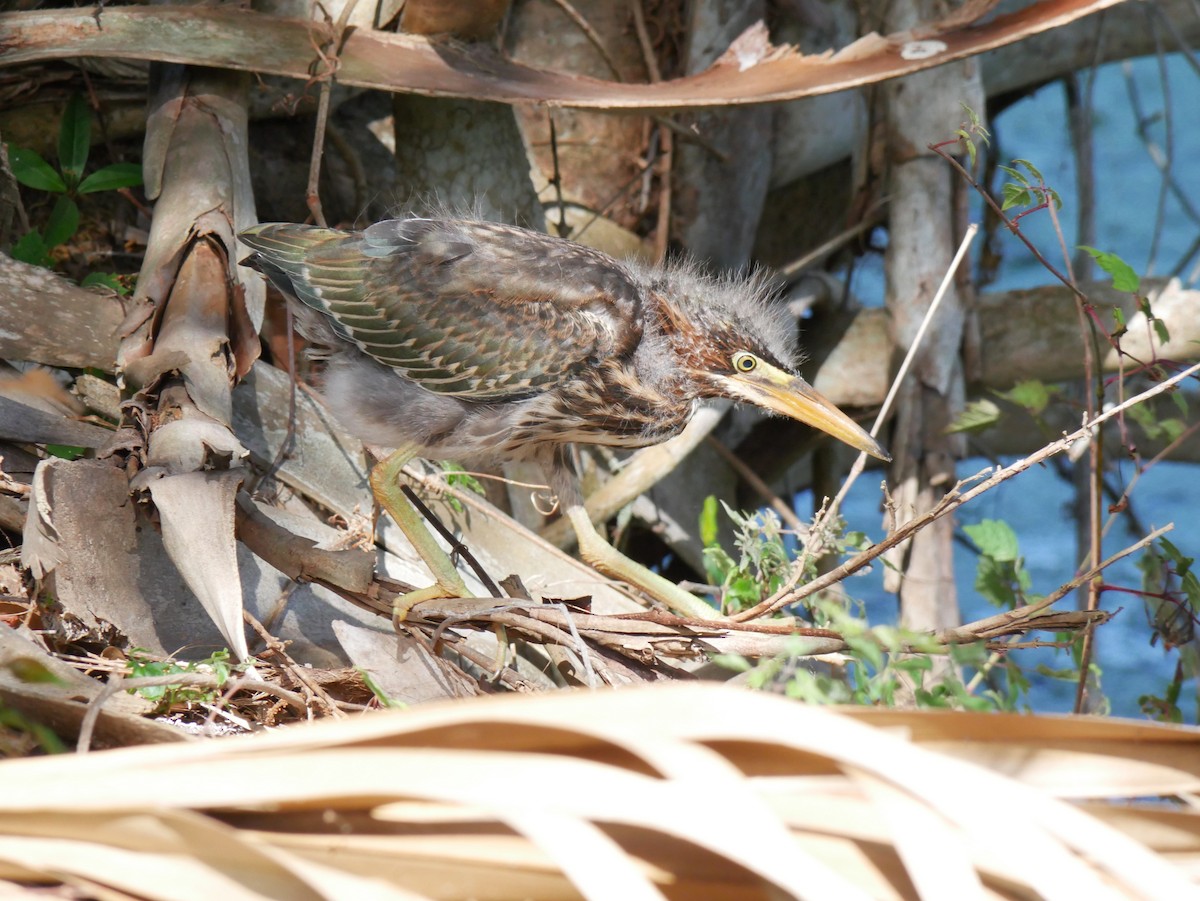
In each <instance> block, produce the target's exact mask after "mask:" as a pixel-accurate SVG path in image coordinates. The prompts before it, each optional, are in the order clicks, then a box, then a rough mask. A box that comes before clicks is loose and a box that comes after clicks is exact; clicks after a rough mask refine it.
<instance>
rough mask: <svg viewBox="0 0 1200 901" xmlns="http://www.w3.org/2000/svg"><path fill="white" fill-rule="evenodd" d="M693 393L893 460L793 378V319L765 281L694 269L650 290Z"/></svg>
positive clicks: (670, 274) (668, 276)
mask: <svg viewBox="0 0 1200 901" xmlns="http://www.w3.org/2000/svg"><path fill="white" fill-rule="evenodd" d="M649 287H650V288H651V290H652V292H653V294H654V296H655V297H656V299H657V300H658V301H659V304H660V306H659V309H660V315H661V316H662V318H663V320H664V322H663V324H664V326H665V330H666V331H668V332H669V333H671V335H672V343H673V345H674V347H675V350H676V354H677V357H678V359H679V362H680V365H681V367H682V369H683V373H682V376H683V378H684V379H685V380H686V381H687V383H688V387H689V388H690V390H692V391H693V392H694V393H695V394H696V395H697V396H699V397H714V398H715V397H725V398H729V399H731V400H735V401H741V402H745V403H751V404H754V405H755V406H757V407H760V408H762V409H764V410H767V411H769V412H771V413H776V414H778V415H780V416H787V417H789V418H791V419H795V420H797V421H799V422H803V423H805V424H806V425H809V426H812V427H813V428H815V429H819V430H820V431H822V432H825V433H826V434H827V435H831V436H833V437H834V438H837V439H838V440H839V441H843V442H845V443H846V444H848V445H850V446H851V447H853V448H856V449H857V450H860V451H865V452H866V453H868V454H870V455H871V456H873V457H877V458H879V459H880V460H890V459H891V457H890V456H889V455H888V453H887V451H885V450H884V449H883V448H882V447H881V446H880V445H879V442H877V441H876V440H875V439H874V438H872V437H871V436H870V435H869V434H867V432H866V431H865V430H863V428H862V427H861V426H859V425H858V423H856V422H855V421H854V420H853V419H851V418H850V417H849V416H847V415H846V414H845V413H843V412H842V411H841V410H839V409H838V408H837V407H836V406H834V405H833V403H832V402H831V401H829V400H828V399H827V398H826V397H824V396H823V395H822V394H821V393H820V392H818V391H817V390H816V389H815V388H813V386H812V385H810V384H809V383H808V382H806V381H805V380H804V379H802V378H800V376H798V375H796V373H795V372H794V371H793V368H792V365H791V361H792V360H794V359H795V357H796V347H795V333H796V327H795V322H794V320H793V319H792V318H791V317H790V316H789V315H788V314H787V311H786V310H785V309H783V308H782V306H781V305H779V304H777V303H773V302H772V301H771V300H770V299H769V297H768V294H769V291H768V290H767V286H766V285H765V284H764V281H763V279H761V278H750V279H748V280H747V279H735V278H712V277H710V276H707V275H705V274H703V273H701V272H698V271H697V270H696V269H695V268H694V267H683V268H675V269H669V270H667V271H666V272H665V273H664V274H663V275H662V276H661V277H660V280H659V282H658V283H657V284H654V285H650V286H649Z"/></svg>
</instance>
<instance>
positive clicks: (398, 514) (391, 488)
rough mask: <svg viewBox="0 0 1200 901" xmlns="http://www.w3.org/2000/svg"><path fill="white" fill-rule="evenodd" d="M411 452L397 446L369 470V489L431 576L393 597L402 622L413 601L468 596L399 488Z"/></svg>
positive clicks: (451, 563)
mask: <svg viewBox="0 0 1200 901" xmlns="http://www.w3.org/2000/svg"><path fill="white" fill-rule="evenodd" d="M414 456H416V454H415V452H414V451H413V450H412V449H411V448H400V449H399V450H397V451H395V452H394V453H392V455H391V456H389V457H388V458H387V459H386V460H384V461H383V462H381V463H379V464H377V465H376V466H375V468H374V469H372V470H371V491H372V492H373V493H374V494H375V497H376V499H378V501H379V504H380V506H382V507H383V509H384V510H386V511H387V512H388V515H389V516H391V517H392V519H393V520H394V521H395V523H396V525H398V526H399V527H400V531H402V532H403V533H404V536H405V537H406V538H407V539H408V541H409V543H410V544H411V545H412V546H413V549H414V550H415V551H416V552H417V554H418V555H419V556H420V557H421V559H422V560H423V561H424V562H425V565H426V566H428V567H429V571H430V572H431V573H433V578H434V584H432V585H430V586H429V587H427V588H420V589H417V590H416V591H410V592H409V593H408V594H405V595H402V596H401V597H400V598H398V599H397V600H396V604H395V608H394V610H393V614H392V619H393V621H394V622H402V621H403V620H404V618H405V617H406V616H407V615H408V611H409V610H410V609H412V607H413V605H414V604H417V603H419V602H420V601H427V600H431V599H433V598H465V597H470V593H469V592H468V591H467V586H466V583H464V582H463V580H462V576H460V575H459V574H458V569H457V567H455V565H454V561H452V560H451V559H450V556H449V555H448V554H447V553H446V552H445V551H444V550H442V546H441V545H440V544H438V543H437V540H436V539H435V538H434V537H433V535H431V534H430V532H429V529H428V528H427V527H426V525H425V521H424V520H423V519H422V518H421V514H420V513H418V512H417V511H416V510H414V509H413V506H412V504H410V503H409V502H408V498H406V497H405V496H404V492H403V491H401V490H400V481H399V480H400V471H401V470H402V469H404V466H405V464H406V463H408V461H409V460H411V459H413V457H414Z"/></svg>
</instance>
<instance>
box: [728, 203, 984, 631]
mask: <svg viewBox="0 0 1200 901" xmlns="http://www.w3.org/2000/svg"><path fill="white" fill-rule="evenodd" d="M978 232H979V226H978V225H976V224H975V223H971V225H970V226H968V227H967V230H966V233H965V234H964V235H963V239H962V241H961V242H960V243H959V245H958V251H957V252H956V253H955V254H954V258H953V259H952V260H951V261H950V265H949V267H947V269H946V274H945V275H944V276H943V277H942V283H941V284H940V285H939V286H938V290H937V293H936V294H934V296H933V300H932V301H930V304H929V306H928V307H927V308H926V310H925V315H924V316H923V317H922V319H921V325H920V326H919V327H918V328H917V334H916V335H915V336H914V338H913V340H912V342H911V343H910V344H909V347H908V352H907V353H906V354H905V355H904V361H903V362H902V363H901V364H900V369H899V370H898V371H897V372H896V375H895V377H894V378H893V379H892V384H891V386H890V387H889V388H888V393H887V396H886V397H885V398H884V399H883V405H882V406H881V407H880V408H879V413H878V414H876V416H875V423H874V424H873V425H872V426H871V432H870V434H871V437H872V438H874V437H876V436H878V434H879V431H880V429H882V428H883V424H884V422H886V421H887V417H888V416H890V415H891V410H892V404H893V403H895V400H896V395H897V394H898V393H899V391H900V385H901V383H902V382H903V380H904V377H905V376H906V375H907V374H908V370H909V368H910V367H911V366H912V361H913V360H914V359H915V358H916V355H917V353H918V351H919V350H920V348H921V344H922V342H923V341H924V339H925V334H926V332H927V331H928V330H929V324H930V323H931V322H932V321H933V317H934V315H935V314H936V313H937V311H938V308H939V307H940V306H941V303H942V298H943V297H945V296H946V294H947V293H948V292H949V290H950V285H951V284H952V282H953V280H954V273H955V272H957V271H958V267H959V265H960V264H961V263H962V261H963V259H964V258H965V257H966V255H967V250H968V249H969V248H970V246H971V242H972V241H973V240H974V238H975V235H976V234H977V233H978ZM866 465H867V455H866V454H865V453H859V455H858V457H857V458H855V460H854V465H852V466H851V467H850V472H849V473H848V474H847V476H846V478H845V481H843V482H842V487H841V489H840V490H839V491H838V493H837V495H836V496H835V497H834V499H833V501H832V502H831V503H829V504H826V505H825V506H824V507H822V508H821V512H820V513H819V514H818V515H817V517H816V519H815V520H814V522H813V525H812V529H811V530H810V532H809V534H810V536H811V537H810V540H809V541H807V542H805V545H804V551H803V552H802V553H801V554H800V557H799V558H798V559H797V560H796V562H795V563H794V564H793V565H792V572H791V575H790V576H789V578H788V581H787V583H786V584H785V585H784V586H783V588H782V589H780V592H787V591H789V590H791V589H792V588H793V587H794V586H795V585H796V583H797V582H798V581H800V578H801V577H802V576H803V575H804V572H805V571H806V570H807V568H808V564H809V561H810V560H811V559H812V557H813V556H814V555H817V554H820V552H821V550H822V548H821V547H820V545H821V544H823V538H822V536H823V534H824V532H825V528H826V526H827V524H828V523H831V522H833V520H834V519H835V518H836V517H837V515H838V511H839V510H840V509H841V506H842V503H843V502H844V501H845V500H846V497H847V496H848V495H849V494H850V488H851V487H852V486H853V485H854V483H855V481H857V480H858V477H859V476H860V475H862V473H863V470H864V469H866ZM814 542H816V543H817V545H818V546H816V547H814V546H813V543H814ZM780 592H776V595H775V597H779V596H780ZM769 601H770V598H768V599H767V600H766V601H763V602H762V603H760V604H758V605H756V606H755V607H752V608H750V610H746V611H743V612H742V613H739V614H737V618H738V619H744V618H750V616H751V615H753V616H759V615H765V614H766V613H767V612H769V610H768V609H767V605H768V602H769ZM780 606H782V605H780ZM772 609H778V607H775V608H772ZM755 611H761V612H757V613H756V612H755Z"/></svg>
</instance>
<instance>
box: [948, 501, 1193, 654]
mask: <svg viewBox="0 0 1200 901" xmlns="http://www.w3.org/2000/svg"><path fill="white" fill-rule="evenodd" d="M1174 528H1175V526H1174V524H1172V523H1168V524H1167V525H1165V526H1163V527H1162V528H1160V529H1155V530H1154V531H1153V532H1151V533H1150V534H1149V535H1147V536H1146V537H1145V538H1142V539H1141V540H1140V541H1136V542H1134V543H1133V544H1131V545H1129V547H1127V548H1124V549H1122V550H1119V551H1117V552H1116V553H1115V554H1113V555H1112V556H1111V557H1108V558H1107V559H1105V560H1102V561H1100V562H1099V563H1098V564H1096V565H1095V566H1093V567H1091V568H1090V569H1087V570H1086V571H1084V572H1081V573H1079V575H1077V576H1075V578H1073V579H1072V580H1071V581H1069V582H1065V583H1063V584H1062V585H1060V586H1059V587H1058V588H1056V589H1055V590H1054V591H1052V592H1050V593H1049V594H1048V595H1046V596H1045V597H1044V598H1042V599H1041V600H1039V601H1037V602H1035V603H1033V604H1026V605H1025V606H1024V607H1017V608H1016V609H1014V610H1008V611H1006V612H1004V613H999V614H997V615H995V616H989V617H987V618H986V619H981V620H977V621H975V622H973V623H968V624H967V625H965V626H955V627H954V628H952V629H943V630H942V631H941V632H938V633H937V634H936V635H935V636H934V637H935V638H936V639H937V640H938V641H939V642H941V643H942V644H965V643H966V642H969V641H977V640H978V639H979V637H980V636H981V635H983V634H984V633H987V632H994V631H996V630H997V629H1001V628H1005V627H1011V626H1013V625H1017V624H1020V623H1024V622H1027V621H1028V620H1030V619H1032V618H1034V617H1035V616H1036V615H1037V614H1038V613H1040V612H1041V611H1043V610H1045V609H1046V608H1047V607H1049V606H1051V605H1052V604H1055V603H1057V602H1058V601H1060V600H1062V599H1063V598H1065V597H1066V596H1067V595H1069V594H1070V593H1071V592H1072V591H1074V590H1075V589H1076V588H1078V587H1079V586H1080V585H1083V584H1084V583H1086V582H1090V581H1092V580H1094V579H1095V578H1096V576H1098V575H1099V574H1100V573H1102V572H1103V571H1104V570H1106V569H1108V567H1110V566H1112V565H1113V564H1114V563H1116V562H1117V561H1118V560H1122V559H1124V558H1125V557H1128V556H1129V555H1130V554H1132V553H1135V552H1136V551H1139V550H1141V549H1142V548H1144V547H1146V546H1148V545H1149V544H1151V543H1152V542H1154V541H1157V540H1158V539H1159V538H1160V537H1162V536H1163V535H1165V534H1166V533H1167V532H1170V531H1171V530H1172V529H1174Z"/></svg>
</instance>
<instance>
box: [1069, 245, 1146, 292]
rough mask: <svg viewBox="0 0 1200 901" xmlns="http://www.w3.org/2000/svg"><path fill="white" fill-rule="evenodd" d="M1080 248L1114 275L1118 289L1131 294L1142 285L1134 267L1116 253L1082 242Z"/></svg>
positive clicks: (1113, 278) (1114, 282) (1114, 281)
mask: <svg viewBox="0 0 1200 901" xmlns="http://www.w3.org/2000/svg"><path fill="white" fill-rule="evenodd" d="M1079 249H1080V250H1082V251H1084V252H1085V253H1087V254H1089V255H1090V256H1091V258H1092V259H1094V260H1095V261H1096V265H1097V266H1099V267H1100V268H1101V269H1103V270H1104V271H1105V272H1107V273H1108V274H1109V275H1111V276H1112V280H1113V287H1114V288H1115V289H1116V290H1118V291H1128V292H1129V293H1130V294H1136V293H1137V290H1138V287H1139V286H1140V285H1141V280H1140V279H1139V278H1138V274H1137V273H1136V272H1134V271H1133V267H1132V266H1130V265H1129V264H1128V263H1126V262H1125V261H1124V260H1123V259H1121V258H1120V257H1119V256H1117V255H1116V254H1115V253H1108V252H1107V251H1103V250H1097V249H1096V248H1095V247H1088V246H1087V245H1086V244H1080V245H1079Z"/></svg>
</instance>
